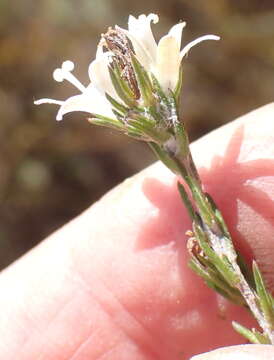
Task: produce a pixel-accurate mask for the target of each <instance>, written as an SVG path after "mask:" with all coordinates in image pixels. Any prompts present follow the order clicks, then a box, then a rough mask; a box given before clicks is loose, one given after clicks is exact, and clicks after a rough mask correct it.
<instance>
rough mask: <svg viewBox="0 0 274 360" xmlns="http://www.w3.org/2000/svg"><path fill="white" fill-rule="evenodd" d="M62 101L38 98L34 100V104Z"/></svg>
mask: <svg viewBox="0 0 274 360" xmlns="http://www.w3.org/2000/svg"><path fill="white" fill-rule="evenodd" d="M63 103H64V101H61V100H54V99H39V100H35V101H34V104H35V105H41V104H56V105H62V104H63Z"/></svg>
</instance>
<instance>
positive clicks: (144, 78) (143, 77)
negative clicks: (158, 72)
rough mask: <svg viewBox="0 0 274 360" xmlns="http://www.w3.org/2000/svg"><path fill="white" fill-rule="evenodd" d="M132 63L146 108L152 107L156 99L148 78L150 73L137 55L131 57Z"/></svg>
mask: <svg viewBox="0 0 274 360" xmlns="http://www.w3.org/2000/svg"><path fill="white" fill-rule="evenodd" d="M131 61H132V65H133V69H134V72H135V74H136V78H137V82H138V86H139V90H140V92H141V97H142V99H143V102H144V106H146V107H148V106H152V105H153V104H154V103H155V98H154V95H153V88H152V84H151V81H150V78H149V76H148V73H147V72H146V70H145V69H144V67H143V66H142V65H141V64H140V62H139V61H138V60H137V58H136V56H135V55H133V54H132V55H131Z"/></svg>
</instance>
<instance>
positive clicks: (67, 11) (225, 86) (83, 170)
mask: <svg viewBox="0 0 274 360" xmlns="http://www.w3.org/2000/svg"><path fill="white" fill-rule="evenodd" d="M150 12H155V13H157V14H159V15H160V23H159V24H158V25H155V26H154V30H155V34H156V37H157V39H159V36H160V35H163V34H165V33H166V32H167V31H168V29H169V28H170V27H171V26H172V25H173V24H175V23H176V22H178V21H179V20H186V21H187V23H188V26H187V28H186V29H185V32H184V36H183V42H188V41H190V40H192V39H194V38H195V37H197V36H199V35H203V34H207V33H213V34H218V35H220V36H221V37H222V41H221V42H219V43H215V42H208V43H204V44H202V45H200V46H199V47H197V48H196V49H195V50H193V51H192V52H191V54H190V56H189V57H188V59H187V60H186V62H185V65H184V88H183V98H182V103H183V116H184V121H185V122H186V124H187V127H188V129H189V131H190V136H191V138H192V139H195V138H197V137H199V136H201V135H203V134H205V133H206V132H208V131H210V130H211V129H213V128H216V127H218V126H220V125H222V124H224V123H226V122H228V121H230V120H231V119H233V118H235V117H237V116H239V115H241V114H243V113H245V112H248V111H249V110H251V109H253V108H256V107H258V106H260V105H263V104H265V103H267V102H270V101H272V100H273V99H274V2H273V0H253V1H251V0H237V1H235V0H169V1H166V0H157V1H156V0H151V1H144V0H138V1H135V2H133V1H132V2H130V1H128V0H119V1H115V0H112V1H109V0H58V1H56V0H21V1H20V0H17V1H10V0H1V1H0V114H1V121H0V139H1V143H0V144H1V145H0V149H1V151H0V212H1V216H0V268H3V267H4V266H6V265H8V264H9V263H10V262H12V261H13V260H14V259H16V258H17V257H18V256H19V255H21V254H23V253H24V252H25V251H27V250H28V249H29V248H31V247H32V246H33V245H35V244H36V243H38V242H39V241H40V240H41V239H43V237H45V236H46V235H48V234H50V233H51V232H52V231H53V230H54V229H56V228H58V227H59V226H60V225H62V224H63V223H65V222H66V221H68V220H69V219H71V218H73V217H74V216H75V215H77V214H79V213H80V212H81V211H82V210H84V209H85V208H86V207H88V206H89V205H90V204H92V203H93V202H94V201H95V200H97V199H98V198H99V197H100V196H101V195H102V194H103V193H104V192H106V191H107V190H108V189H110V188H111V187H112V186H114V185H115V184H117V183H119V182H120V181H121V180H123V179H124V178H125V177H127V176H130V175H132V174H133V173H135V172H136V171H138V170H140V169H142V168H143V167H144V166H147V165H148V164H150V163H151V162H152V161H153V159H154V158H153V155H152V154H151V153H150V151H149V150H148V149H147V148H146V146H145V144H142V143H138V142H136V141H133V140H129V139H127V138H126V137H123V136H120V135H119V134H116V133H114V132H112V131H109V130H107V129H102V128H96V127H92V126H90V125H89V124H88V123H87V122H86V121H85V119H86V116H85V114H83V113H76V114H71V115H67V116H66V119H65V121H63V122H61V123H56V122H55V120H54V119H55V114H56V110H57V107H55V106H53V105H52V106H51V105H43V106H39V107H36V106H34V105H33V100H34V99H37V98H40V97H51V98H56V99H65V98H67V97H68V96H70V95H73V94H75V90H74V89H73V88H72V87H71V86H70V85H69V84H65V83H62V84H58V83H56V82H54V81H53V79H52V75H51V74H52V71H53V70H54V69H55V68H56V67H58V66H60V64H61V62H62V61H63V60H67V59H70V60H72V61H74V62H75V63H76V65H77V67H76V71H75V74H76V75H77V76H78V77H79V79H80V80H81V81H83V83H84V84H88V77H87V68H88V64H89V62H90V61H91V60H92V59H93V58H94V55H95V48H96V44H97V42H98V39H99V36H100V34H101V33H102V32H104V31H105V30H106V28H107V27H108V26H110V25H114V24H119V25H121V26H126V22H127V17H128V14H129V13H130V14H133V15H138V14H140V13H150Z"/></svg>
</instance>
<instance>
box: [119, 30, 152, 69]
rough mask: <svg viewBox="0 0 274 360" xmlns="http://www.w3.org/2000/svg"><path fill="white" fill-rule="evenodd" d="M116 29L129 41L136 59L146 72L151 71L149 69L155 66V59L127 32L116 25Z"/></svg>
mask: <svg viewBox="0 0 274 360" xmlns="http://www.w3.org/2000/svg"><path fill="white" fill-rule="evenodd" d="M116 28H117V29H119V30H120V31H122V32H123V33H124V34H125V35H126V36H127V37H128V38H129V40H130V41H131V43H132V46H133V49H134V52H135V54H136V57H137V59H138V60H139V61H140V63H141V64H142V65H143V67H144V68H145V69H146V70H147V71H151V68H152V67H153V66H155V61H156V59H153V57H152V56H151V54H150V53H149V52H148V51H147V50H146V49H145V48H144V47H143V45H142V43H141V42H140V41H139V40H138V39H137V38H136V37H135V36H134V35H132V34H131V33H130V32H129V31H128V30H125V29H122V28H120V27H119V26H117V25H116Z"/></svg>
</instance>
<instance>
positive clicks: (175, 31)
mask: <svg viewBox="0 0 274 360" xmlns="http://www.w3.org/2000/svg"><path fill="white" fill-rule="evenodd" d="M185 26H186V22H180V23H179V24H176V25H174V26H172V28H171V29H170V30H169V32H168V35H170V36H173V37H174V38H175V39H176V42H177V46H178V49H179V50H180V49H181V41H182V32H183V28H184V27H185Z"/></svg>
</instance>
